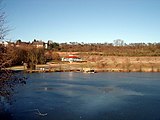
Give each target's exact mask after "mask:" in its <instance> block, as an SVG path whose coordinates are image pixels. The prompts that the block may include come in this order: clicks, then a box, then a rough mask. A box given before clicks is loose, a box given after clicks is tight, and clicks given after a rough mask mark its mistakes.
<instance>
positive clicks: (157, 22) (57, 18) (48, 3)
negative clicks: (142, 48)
mask: <svg viewBox="0 0 160 120" xmlns="http://www.w3.org/2000/svg"><path fill="white" fill-rule="evenodd" d="M3 3H4V4H5V12H6V14H7V21H9V22H8V23H9V26H11V28H12V29H13V30H12V31H11V32H10V33H9V35H8V36H7V38H8V39H11V40H17V39H21V40H25V41H32V40H33V39H39V40H44V41H48V40H53V41H55V42H59V43H62V42H85V43H92V42H94V43H97V42H98V43H104V42H113V40H115V39H123V40H124V41H125V42H126V43H135V42H146V43H148V42H160V0H4V2H3Z"/></svg>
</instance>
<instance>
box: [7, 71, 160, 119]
mask: <svg viewBox="0 0 160 120" xmlns="http://www.w3.org/2000/svg"><path fill="white" fill-rule="evenodd" d="M26 76H27V77H28V80H27V84H26V85H23V86H17V87H16V89H15V94H14V96H13V97H12V101H13V102H12V105H11V106H10V107H9V112H10V113H11V117H10V119H12V120H160V73H96V74H85V73H73V72H68V73H67V72H66V73H33V74H26Z"/></svg>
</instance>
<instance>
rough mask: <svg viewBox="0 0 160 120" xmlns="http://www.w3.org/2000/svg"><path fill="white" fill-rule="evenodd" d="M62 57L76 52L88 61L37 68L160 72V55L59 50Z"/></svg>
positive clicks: (51, 63)
mask: <svg viewBox="0 0 160 120" xmlns="http://www.w3.org/2000/svg"><path fill="white" fill-rule="evenodd" d="M58 53H59V54H60V56H61V57H64V56H67V55H69V54H75V55H77V56H79V57H80V58H82V59H83V60H84V61H86V62H82V63H78V62H73V63H69V62H49V63H47V64H44V65H37V68H47V69H51V70H54V69H56V70H57V69H58V70H80V71H81V70H83V69H85V68H90V69H94V70H96V71H109V72H110V71H111V72H160V56H157V57H156V56H154V57H152V56H145V57H127V56H125V57H123V56H105V55H102V54H97V55H90V54H88V53H87V54H86V53H83V54H82V53H78V52H58ZM12 69H22V70H23V69H24V67H23V66H19V67H12Z"/></svg>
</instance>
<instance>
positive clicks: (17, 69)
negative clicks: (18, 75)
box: [7, 64, 160, 73]
mask: <svg viewBox="0 0 160 120" xmlns="http://www.w3.org/2000/svg"><path fill="white" fill-rule="evenodd" d="M56 65H57V64H56ZM46 67H48V65H47V64H43V65H38V67H37V68H38V69H36V70H30V69H24V66H13V67H9V68H7V69H8V70H11V71H14V72H26V73H47V72H83V73H89V72H88V71H90V70H93V71H94V73H99V72H160V70H159V69H154V68H141V69H121V68H94V67H92V68H82V67H81V68H72V65H70V68H68V69H66V68H63V67H62V66H61V67H54V68H50V69H49V68H47V69H46ZM85 69H87V70H88V71H87V70H85Z"/></svg>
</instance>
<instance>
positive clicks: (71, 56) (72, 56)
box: [66, 55, 79, 58]
mask: <svg viewBox="0 0 160 120" xmlns="http://www.w3.org/2000/svg"><path fill="white" fill-rule="evenodd" d="M66 58H79V57H77V56H74V55H69V56H66Z"/></svg>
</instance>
